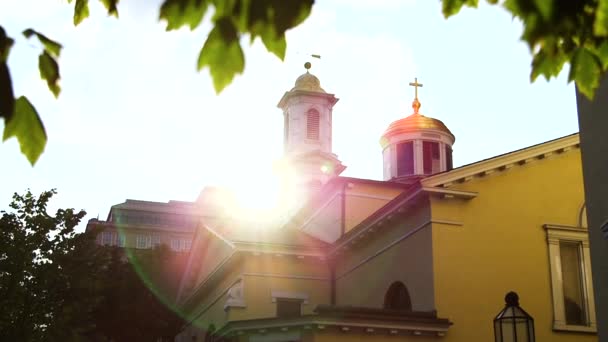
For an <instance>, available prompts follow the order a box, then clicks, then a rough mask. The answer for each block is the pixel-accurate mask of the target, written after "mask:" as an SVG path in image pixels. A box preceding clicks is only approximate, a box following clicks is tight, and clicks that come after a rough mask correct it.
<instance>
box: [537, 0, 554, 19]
mask: <svg viewBox="0 0 608 342" xmlns="http://www.w3.org/2000/svg"><path fill="white" fill-rule="evenodd" d="M534 5H535V6H536V9H537V10H538V12H539V13H540V15H541V17H542V18H543V19H544V20H548V19H549V18H550V17H551V15H552V14H553V0H534Z"/></svg>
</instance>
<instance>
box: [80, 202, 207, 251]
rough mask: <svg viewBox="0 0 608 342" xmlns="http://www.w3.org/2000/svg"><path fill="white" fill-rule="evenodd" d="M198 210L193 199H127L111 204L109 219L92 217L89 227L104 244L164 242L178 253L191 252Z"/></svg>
mask: <svg viewBox="0 0 608 342" xmlns="http://www.w3.org/2000/svg"><path fill="white" fill-rule="evenodd" d="M199 212H200V210H199V209H198V206H197V205H196V203H194V202H180V201H170V202H168V203H160V202H149V201H138V200H130V199H128V200H126V202H124V203H120V204H117V205H114V206H112V208H111V209H110V213H109V214H108V218H107V220H105V221H102V220H98V219H91V220H89V222H88V224H87V228H86V229H87V230H92V229H97V230H99V233H98V235H97V242H98V243H99V244H100V245H104V246H118V247H122V248H135V249H152V248H154V247H158V246H160V245H161V244H164V245H167V246H168V247H169V248H170V249H171V250H172V251H175V252H189V251H190V246H191V244H192V238H193V236H194V230H195V227H196V226H197V225H198V222H199V219H200V216H201V215H200V214H199Z"/></svg>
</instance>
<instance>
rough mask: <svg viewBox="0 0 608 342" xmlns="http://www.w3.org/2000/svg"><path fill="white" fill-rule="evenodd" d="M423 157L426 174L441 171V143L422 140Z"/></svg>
mask: <svg viewBox="0 0 608 342" xmlns="http://www.w3.org/2000/svg"><path fill="white" fill-rule="evenodd" d="M422 158H423V161H422V163H423V168H424V173H425V174H434V173H437V172H440V171H441V164H440V162H441V158H440V157H439V143H436V142H432V141H423V142H422Z"/></svg>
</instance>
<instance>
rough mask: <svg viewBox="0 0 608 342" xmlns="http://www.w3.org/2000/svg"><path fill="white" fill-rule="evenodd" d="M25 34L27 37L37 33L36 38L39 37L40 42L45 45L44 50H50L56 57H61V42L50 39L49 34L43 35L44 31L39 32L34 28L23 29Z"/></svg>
mask: <svg viewBox="0 0 608 342" xmlns="http://www.w3.org/2000/svg"><path fill="white" fill-rule="evenodd" d="M23 35H24V36H25V37H26V38H30V37H32V36H34V35H35V36H36V38H38V40H39V41H40V43H42V46H44V50H46V51H47V52H49V53H50V54H51V55H53V56H54V57H59V54H60V53H61V48H62V46H61V44H59V43H57V42H56V41H54V40H51V39H49V38H48V37H47V36H45V35H43V34H42V33H40V32H37V31H35V30H32V29H27V30H25V31H23Z"/></svg>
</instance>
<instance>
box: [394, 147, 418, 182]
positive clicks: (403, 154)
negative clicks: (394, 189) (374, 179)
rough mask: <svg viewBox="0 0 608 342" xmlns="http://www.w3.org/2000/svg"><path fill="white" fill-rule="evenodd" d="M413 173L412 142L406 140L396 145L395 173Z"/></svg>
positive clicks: (404, 174)
mask: <svg viewBox="0 0 608 342" xmlns="http://www.w3.org/2000/svg"><path fill="white" fill-rule="evenodd" d="M413 174H414V142H413V141H407V142H404V143H401V144H399V145H397V175H398V176H407V175H413Z"/></svg>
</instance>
